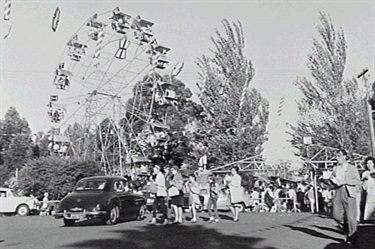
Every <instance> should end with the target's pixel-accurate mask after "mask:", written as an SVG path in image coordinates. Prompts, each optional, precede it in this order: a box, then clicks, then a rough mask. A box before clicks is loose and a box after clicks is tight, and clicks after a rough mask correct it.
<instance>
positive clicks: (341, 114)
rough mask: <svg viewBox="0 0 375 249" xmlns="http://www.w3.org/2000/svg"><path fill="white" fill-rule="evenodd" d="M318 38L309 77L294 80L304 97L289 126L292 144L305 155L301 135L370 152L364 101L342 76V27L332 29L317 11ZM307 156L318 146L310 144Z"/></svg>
mask: <svg viewBox="0 0 375 249" xmlns="http://www.w3.org/2000/svg"><path fill="white" fill-rule="evenodd" d="M316 28H317V31H318V33H319V35H320V39H317V38H314V40H313V52H312V53H311V54H309V61H308V63H307V67H308V68H309V69H310V72H311V76H312V79H307V78H299V79H297V81H296V82H295V84H296V86H297V87H299V89H300V90H301V91H302V93H303V95H304V97H303V98H302V99H301V100H300V101H299V102H298V113H299V115H300V119H299V121H298V123H297V126H292V136H293V139H292V144H293V145H294V146H295V147H297V148H298V149H300V150H299V152H298V155H300V156H303V157H305V156H307V151H306V148H304V146H302V147H301V146H300V145H301V144H302V143H303V137H312V139H313V144H315V145H321V146H329V147H334V148H345V149H347V150H349V151H351V152H355V153H359V154H363V155H366V154H368V153H369V151H370V139H369V137H370V133H369V127H368V123H367V121H366V118H367V115H366V109H365V101H364V99H363V92H361V91H360V88H359V83H358V82H357V80H356V79H355V78H354V77H353V79H351V80H345V79H344V76H343V74H344V70H345V63H346V51H347V45H346V41H345V36H344V32H343V30H342V29H341V28H340V29H338V30H337V29H335V27H334V25H333V24H332V21H331V19H330V17H329V16H327V15H326V14H324V13H323V12H320V24H318V25H317V26H316ZM309 150H310V156H311V155H313V154H315V153H316V152H317V150H319V148H314V147H311V148H310V149H309Z"/></svg>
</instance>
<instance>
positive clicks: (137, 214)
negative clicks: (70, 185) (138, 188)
mask: <svg viewBox="0 0 375 249" xmlns="http://www.w3.org/2000/svg"><path fill="white" fill-rule="evenodd" d="M126 186H127V180H126V179H125V178H124V177H120V176H94V177H86V178H83V179H81V180H80V181H79V182H78V183H77V184H76V186H75V187H74V189H73V192H72V193H70V194H69V195H67V196H66V197H64V198H63V199H62V200H61V202H60V205H59V209H58V210H57V212H56V213H55V218H63V221H64V225H65V226H72V225H74V224H75V223H76V222H77V221H80V220H86V219H94V218H98V219H101V220H102V221H104V222H105V223H106V224H108V225H112V224H115V223H117V222H118V221H119V220H120V219H122V218H139V219H143V218H144V212H145V206H146V199H145V198H144V197H143V196H141V195H137V194H133V193H130V192H128V191H127V189H126Z"/></svg>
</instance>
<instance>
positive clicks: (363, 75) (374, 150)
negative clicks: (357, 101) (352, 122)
mask: <svg viewBox="0 0 375 249" xmlns="http://www.w3.org/2000/svg"><path fill="white" fill-rule="evenodd" d="M367 72H368V69H364V70H363V71H362V73H361V74H359V75H358V76H357V78H358V79H359V78H362V79H363V82H364V83H365V92H366V98H365V102H366V108H367V114H368V120H369V125H370V139H371V147H372V156H375V131H374V121H373V119H372V110H371V105H370V103H369V99H370V95H369V90H368V85H367V78H366V73H367Z"/></svg>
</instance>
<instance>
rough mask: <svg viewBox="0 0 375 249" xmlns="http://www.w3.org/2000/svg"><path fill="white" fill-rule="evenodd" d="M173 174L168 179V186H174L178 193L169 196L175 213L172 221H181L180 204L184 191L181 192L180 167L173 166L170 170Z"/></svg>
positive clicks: (182, 201) (182, 202)
mask: <svg viewBox="0 0 375 249" xmlns="http://www.w3.org/2000/svg"><path fill="white" fill-rule="evenodd" d="M171 172H172V174H173V176H172V178H171V180H170V187H171V188H176V189H177V190H178V195H174V196H171V207H172V208H173V212H174V214H175V219H174V221H173V223H182V222H183V217H182V216H183V212H182V206H183V204H184V199H183V198H184V193H183V192H182V188H183V184H184V182H183V178H182V174H181V172H180V169H179V168H178V167H177V166H174V167H173V168H172V170H171Z"/></svg>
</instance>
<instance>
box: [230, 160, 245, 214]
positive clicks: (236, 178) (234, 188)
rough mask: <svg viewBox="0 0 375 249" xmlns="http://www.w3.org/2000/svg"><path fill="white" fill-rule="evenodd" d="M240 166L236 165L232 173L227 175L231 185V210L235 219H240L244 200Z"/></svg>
mask: <svg viewBox="0 0 375 249" xmlns="http://www.w3.org/2000/svg"><path fill="white" fill-rule="evenodd" d="M238 171H239V168H238V167H237V166H234V167H233V168H232V175H230V176H227V177H226V181H227V184H228V187H229V193H230V203H231V207H230V209H231V211H232V213H233V214H234V218H233V220H234V221H238V220H239V217H238V216H239V210H240V207H241V204H242V202H243V188H242V186H241V180H242V178H241V176H240V175H239V174H238Z"/></svg>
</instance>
